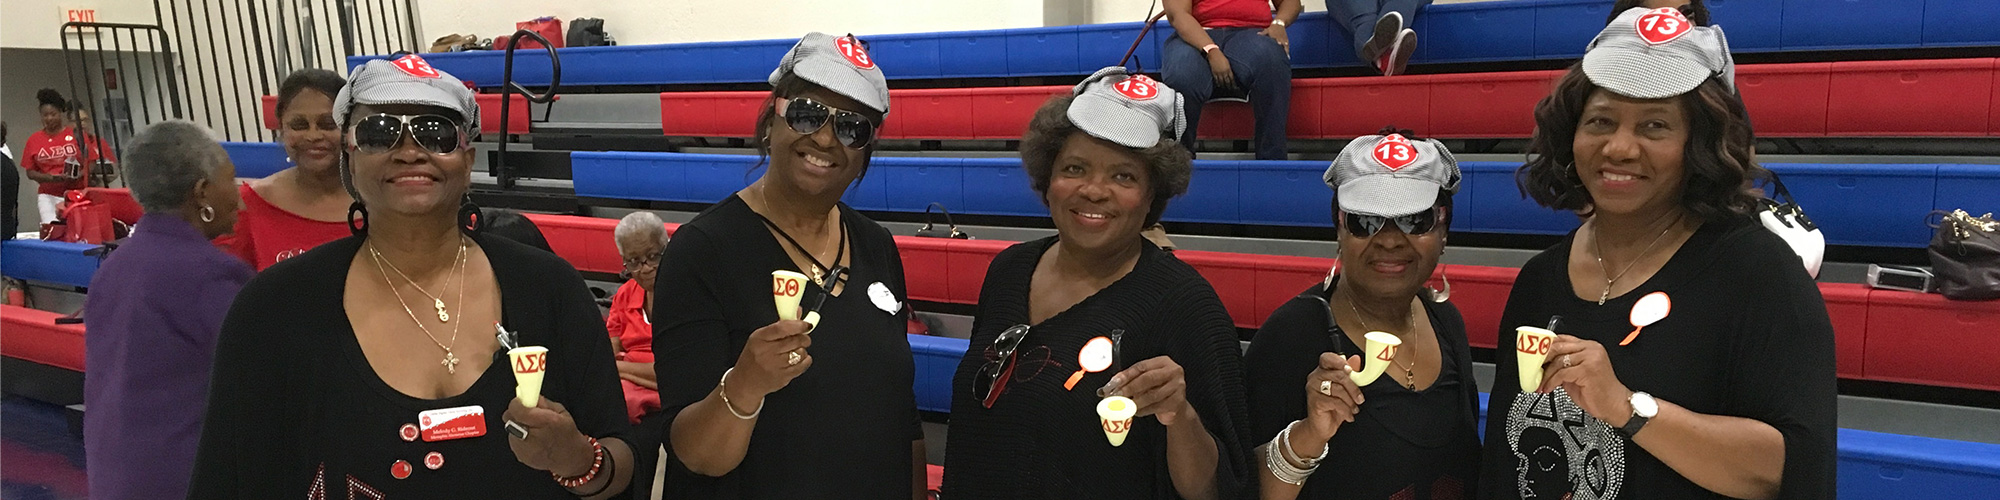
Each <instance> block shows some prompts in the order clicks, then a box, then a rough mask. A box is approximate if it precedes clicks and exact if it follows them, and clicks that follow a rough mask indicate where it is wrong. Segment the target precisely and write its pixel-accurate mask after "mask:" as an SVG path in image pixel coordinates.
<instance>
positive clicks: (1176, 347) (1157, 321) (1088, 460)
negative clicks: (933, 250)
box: [943, 237, 1254, 500]
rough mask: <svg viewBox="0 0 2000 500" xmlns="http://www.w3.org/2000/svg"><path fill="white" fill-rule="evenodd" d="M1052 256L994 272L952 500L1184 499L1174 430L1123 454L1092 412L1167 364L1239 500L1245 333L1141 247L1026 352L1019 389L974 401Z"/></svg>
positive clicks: (1037, 245) (948, 460)
mask: <svg viewBox="0 0 2000 500" xmlns="http://www.w3.org/2000/svg"><path fill="white" fill-rule="evenodd" d="M1055 242H1056V238H1055V237H1049V238H1045V239H1041V240H1037V241H1030V242H1025V243H1021V244H1018V245H1014V246H1013V247H1010V248H1008V249H1007V250H1005V251H1002V252H1000V255H999V256H997V257H995V258H994V259H993V264H992V266H991V267H990V268H989V269H988V270H987V273H986V281H985V284H984V287H983V288H982V289H981V290H980V293H979V309H978V318H977V319H976V320H975V321H974V323H973V333H972V343H971V348H970V349H968V350H967V351H966V356H965V358H964V360H963V361H961V362H960V363H959V367H958V373H957V375H956V376H955V377H953V379H952V408H951V440H950V441H949V442H948V443H947V445H948V446H947V448H946V450H945V477H944V486H943V490H944V493H945V495H946V497H947V498H951V499H952V500H961V499H977V498H1007V499H1018V498H1163V499H1165V498H1178V495H1176V493H1175V491H1174V487H1173V482H1172V479H1171V478H1170V477H1169V476H1168V472H1167V455H1166V453H1167V434H1166V427H1165V426H1162V425H1161V424H1160V422H1159V420H1157V419H1155V418H1153V417H1150V416H1149V417H1142V418H1139V419H1136V420H1134V421H1133V423H1132V430H1131V433H1130V434H1129V435H1128V436H1127V437H1126V440H1125V443H1124V445H1123V446H1118V447H1113V446H1111V444H1110V442H1109V441H1107V440H1106V438H1105V435H1104V430H1103V428H1102V427H1101V426H1100V424H1099V423H1098V417H1097V412H1096V407H1097V403H1098V401H1099V398H1098V397H1097V394H1096V390H1097V388H1099V387H1102V386H1103V385H1104V384H1105V383H1106V382H1107V381H1109V380H1110V379H1111V376H1112V375H1114V374H1116V373H1117V372H1119V371H1121V370H1123V369H1124V368H1126V367H1130V366H1132V365H1133V364H1135V363H1138V362H1140V361H1144V360H1146V359H1151V358H1154V357H1158V356H1168V357H1170V358H1172V359H1173V360H1174V362H1175V363H1176V364H1179V365H1180V366H1181V367H1182V369H1183V370H1184V371H1185V377H1186V380H1187V398H1188V402H1189V403H1190V404H1192V405H1193V407H1194V408H1195V412H1196V413H1198V414H1199V415H1200V417H1201V422H1202V425H1203V426H1204V427H1205V428H1206V429H1207V430H1208V432H1209V434H1210V435H1212V436H1214V438H1215V441H1216V450H1217V455H1218V457H1217V463H1216V470H1215V477H1216V487H1217V489H1218V491H1221V492H1223V494H1224V495H1225V496H1229V495H1233V494H1234V492H1238V491H1242V488H1244V487H1245V485H1246V484H1248V482H1249V481H1251V480H1252V478H1253V477H1254V476H1253V475H1252V474H1251V472H1250V471H1251V469H1250V461H1249V458H1248V457H1249V454H1248V448H1247V447H1246V446H1245V445H1244V442H1243V435H1244V429H1245V427H1244V426H1245V425H1247V423H1248V422H1249V417H1248V414H1247V411H1246V410H1245V407H1244V399H1243V361H1242V355H1241V351H1240V349H1239V346H1238V343H1237V335H1236V327H1235V325H1234V324H1233V323H1231V321H1230V318H1229V312H1228V311H1227V310H1224V309H1223V306H1222V300H1221V299H1220V298H1218V297H1216V294H1215V289H1214V288H1213V287H1210V286H1209V284H1208V281H1207V280H1204V279H1202V277H1201V275H1200V274H1197V273H1196V272H1195V270H1194V268H1192V267H1189V266H1188V265H1187V264H1186V263H1183V262H1181V261H1180V260H1179V259H1176V258H1174V257H1173V255H1172V254H1169V253H1167V252H1165V251H1163V250H1160V249H1159V247H1156V246H1154V245H1152V244H1151V243H1146V242H1145V241H1143V240H1137V239H1135V240H1134V241H1133V244H1135V245H1144V247H1145V248H1144V249H1143V250H1142V251H1141V252H1140V256H1139V262H1138V264H1137V265H1136V266H1134V267H1133V268H1132V271H1131V272H1130V273H1128V274H1126V275H1125V276H1124V277H1123V278H1120V279H1119V280H1118V281H1116V282H1113V283H1112V284H1111V285H1110V286H1107V287H1105V288H1104V289H1103V290H1100V291H1098V292H1097V293H1096V294H1094V295H1091V296H1090V297H1088V298H1085V299H1084V300H1083V301H1082V302H1079V303H1077V304H1076V305H1074V306H1071V307H1070V308H1069V309H1068V310H1066V311H1063V312H1061V313H1059V314H1056V315H1055V316H1052V317H1050V318H1048V319H1047V320H1045V321H1043V322H1042V323H1041V324H1037V325H1033V327H1032V330H1031V331H1030V332H1029V333H1028V335H1027V338H1026V339H1025V340H1023V341H1022V342H1021V345H1020V347H1019V349H1018V350H1017V353H1018V356H1019V357H1018V361H1017V363H1018V364H1017V367H1016V368H1015V371H1014V374H1013V378H1012V379H1011V381H1010V382H1009V383H1008V385H1007V386H1006V389H1005V390H1004V391H1002V392H1001V394H1000V397H999V399H998V400H996V401H995V403H994V405H993V407H992V408H986V407H985V406H983V405H982V404H981V401H980V400H979V399H978V398H976V397H975V396H974V392H975V391H974V390H973V379H974V378H975V373H976V372H978V371H979V369H980V367H981V366H983V365H985V364H986V363H987V362H988V355H987V352H988V351H989V348H990V347H991V346H992V345H993V342H994V340H995V339H996V338H997V337H998V336H999V334H1000V332H1002V331H1004V330H1006V329H1008V328H1009V327H1012V326H1015V325H1019V324H1025V323H1027V321H1028V302H1029V301H1028V289H1029V281H1030V280H1031V279H1032V278H1033V276H1034V272H1035V266H1036V265H1037V264H1038V263H1039V262H1040V261H1041V258H1042V256H1043V255H1044V254H1046V253H1047V251H1048V249H1049V247H1050V246H1051V245H1054V244H1055ZM1113 330H1124V331H1125V333H1124V334H1123V336H1122V339H1121V341H1120V347H1119V356H1118V359H1117V361H1116V362H1114V364H1113V365H1112V367H1111V368H1109V369H1106V370H1104V371H1101V372H1097V373H1088V374H1086V375H1084V376H1083V377H1082V379H1081V380H1079V381H1078V382H1077V383H1076V384H1075V386H1074V388H1073V389H1065V388H1064V387H1063V386H1064V382H1066V381H1067V380H1068V379H1069V378H1070V376H1071V375H1072V374H1074V373H1076V372H1077V371H1078V367H1079V363H1078V359H1077V354H1078V352H1079V351H1081V350H1082V348H1083V345H1084V344H1085V343H1086V342H1089V341H1090V339H1092V338H1095V337H1099V336H1106V335H1108V334H1109V333H1110V332H1112V331H1113Z"/></svg>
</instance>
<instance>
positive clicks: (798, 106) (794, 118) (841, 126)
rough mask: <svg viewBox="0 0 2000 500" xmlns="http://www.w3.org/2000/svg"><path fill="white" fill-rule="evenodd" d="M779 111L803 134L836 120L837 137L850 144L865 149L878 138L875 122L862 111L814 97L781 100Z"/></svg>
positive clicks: (834, 129) (787, 122) (834, 128)
mask: <svg viewBox="0 0 2000 500" xmlns="http://www.w3.org/2000/svg"><path fill="white" fill-rule="evenodd" d="M778 114H780V115H784V117H785V124H786V125H790V126H791V127H792V131H793V132H798V133H799V135H813V133H814V132H819V129H820V127H825V126H826V124H827V123H829V122H831V123H833V138H834V139H836V140H839V141H840V143H841V144H845V145H847V147H849V148H853V149H861V148H866V147H868V145H869V144H872V143H874V142H875V122H873V121H870V120H869V119H868V117H866V116H862V115H861V113H856V112H853V111H848V110H844V109H840V108H835V107H832V106H827V105H825V104H820V102H819V101H815V100H812V99H808V98H804V97H797V98H791V99H779V100H778Z"/></svg>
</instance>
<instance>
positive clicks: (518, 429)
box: [502, 420, 528, 440]
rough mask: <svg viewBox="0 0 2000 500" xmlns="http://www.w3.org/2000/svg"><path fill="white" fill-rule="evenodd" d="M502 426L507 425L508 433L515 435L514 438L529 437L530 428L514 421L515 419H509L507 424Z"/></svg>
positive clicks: (523, 438)
mask: <svg viewBox="0 0 2000 500" xmlns="http://www.w3.org/2000/svg"><path fill="white" fill-rule="evenodd" d="M502 427H506V428H507V435H509V436H514V439H522V440H525V439H528V428H527V427H522V426H521V424H517V423H514V421H512V420H508V421H507V423H506V424H505V425H502Z"/></svg>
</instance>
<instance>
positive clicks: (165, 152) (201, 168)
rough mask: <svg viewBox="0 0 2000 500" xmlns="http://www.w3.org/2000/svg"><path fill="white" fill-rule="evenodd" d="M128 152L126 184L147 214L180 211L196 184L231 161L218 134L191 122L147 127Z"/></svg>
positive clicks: (129, 146)
mask: <svg viewBox="0 0 2000 500" xmlns="http://www.w3.org/2000/svg"><path fill="white" fill-rule="evenodd" d="M125 151H126V153H125V165H126V168H125V182H126V184H129V185H131V186H132V198H134V199H137V200H138V201H139V206H140V207H141V208H144V209H145V210H146V213H164V212H175V211H179V210H180V209H181V205H183V204H186V203H187V200H188V192H189V191H190V190H193V189H194V186H195V184H196V183H199V182H201V181H202V180H204V179H208V178H209V177H210V176H211V175H213V174H214V173H215V169H217V168H220V167H221V166H222V165H224V164H226V163H227V162H228V161H229V153H228V152H226V151H223V149H222V144H219V143H217V142H215V135H214V134H212V133H210V132H209V131H208V129H207V128H204V127H202V126H201V125H196V124H195V123H194V122H191V121H187V120H169V121H164V122H160V123H156V124H153V125H150V126H147V127H146V128H145V130H140V131H139V134H138V135H136V136H133V137H132V142H130V143H127V145H126V147H125Z"/></svg>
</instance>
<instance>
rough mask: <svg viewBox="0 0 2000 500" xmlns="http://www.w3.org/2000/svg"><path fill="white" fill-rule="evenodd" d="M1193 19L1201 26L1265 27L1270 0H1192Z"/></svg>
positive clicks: (1267, 20)
mask: <svg viewBox="0 0 2000 500" xmlns="http://www.w3.org/2000/svg"><path fill="white" fill-rule="evenodd" d="M1194 19H1195V21H1197V22H1200V23H1201V27H1203V28H1259V29H1262V28H1267V27H1270V26H1271V1H1270V0H1194Z"/></svg>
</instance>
